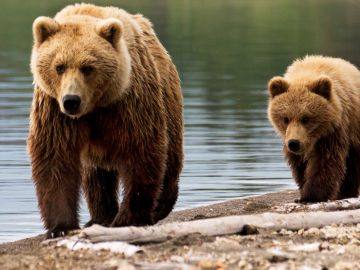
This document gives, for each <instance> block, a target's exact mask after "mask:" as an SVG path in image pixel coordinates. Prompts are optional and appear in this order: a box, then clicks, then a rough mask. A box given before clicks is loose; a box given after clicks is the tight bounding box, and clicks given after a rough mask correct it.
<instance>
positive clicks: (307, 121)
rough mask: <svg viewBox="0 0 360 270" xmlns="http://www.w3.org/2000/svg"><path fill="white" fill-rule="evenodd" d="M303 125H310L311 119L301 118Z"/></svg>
mask: <svg viewBox="0 0 360 270" xmlns="http://www.w3.org/2000/svg"><path fill="white" fill-rule="evenodd" d="M300 121H301V123H303V124H307V123H309V122H310V118H309V117H307V116H304V117H303V118H301V120H300Z"/></svg>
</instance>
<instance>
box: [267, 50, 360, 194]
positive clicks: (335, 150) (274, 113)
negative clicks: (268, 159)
mask: <svg viewBox="0 0 360 270" xmlns="http://www.w3.org/2000/svg"><path fill="white" fill-rule="evenodd" d="M268 89H269V95H270V99H269V106H268V115H269V119H270V121H271V123H272V125H273V126H274V128H275V129H276V131H277V132H278V133H279V135H280V136H281V137H282V139H283V142H284V153H285V156H286V158H287V160H288V162H289V164H290V166H291V167H292V169H293V175H294V177H295V180H296V181H297V183H298V184H299V187H300V191H301V200H303V201H319V200H327V199H335V198H338V197H342V196H343V197H344V196H345V197H346V196H350V195H356V194H358V188H359V187H358V182H359V181H360V179H358V177H360V176H358V174H357V169H356V168H353V166H352V164H351V166H350V165H349V164H350V163H351V162H353V161H354V160H355V159H356V160H357V159H358V157H357V156H358V154H359V150H360V72H359V70H358V69H357V68H356V67H355V66H354V65H352V64H350V63H349V62H347V61H344V60H342V59H339V58H331V57H323V56H307V57H305V58H303V59H299V60H296V61H295V62H294V63H293V64H292V65H290V66H289V67H288V69H287V71H286V73H285V74H284V76H283V77H274V78H273V79H271V80H270V81H269V84H268ZM294 140H295V141H298V142H299V143H300V144H299V149H298V150H296V151H295V152H294V151H292V150H291V149H290V148H289V146H290V145H289V144H290V143H291V141H294ZM350 153H351V154H350ZM347 164H348V165H347ZM349 167H352V168H349Z"/></svg>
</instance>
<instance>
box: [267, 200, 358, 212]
mask: <svg viewBox="0 0 360 270" xmlns="http://www.w3.org/2000/svg"><path fill="white" fill-rule="evenodd" d="M350 209H360V198H350V199H343V200H337V201H328V202H320V203H314V204H299V203H285V204H282V205H277V206H275V207H273V210H274V211H275V212H279V213H290V212H296V211H319V210H321V211H336V210H350Z"/></svg>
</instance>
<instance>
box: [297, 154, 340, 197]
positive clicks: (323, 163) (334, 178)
mask: <svg viewBox="0 0 360 270" xmlns="http://www.w3.org/2000/svg"><path fill="white" fill-rule="evenodd" d="M320 153H323V154H322V155H317V156H314V157H312V158H311V159H310V160H309V161H308V164H307V168H306V171H305V184H304V185H303V187H302V188H301V189H300V202H304V203H306V202H324V201H328V200H334V199H336V198H337V196H338V194H339V191H340V187H341V184H342V182H343V179H344V177H345V173H346V154H345V153H344V151H341V150H340V151H338V152H335V151H333V152H331V153H329V152H328V153H326V152H325V151H321V152H320Z"/></svg>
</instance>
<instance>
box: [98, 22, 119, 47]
mask: <svg viewBox="0 0 360 270" xmlns="http://www.w3.org/2000/svg"><path fill="white" fill-rule="evenodd" d="M96 32H97V33H98V34H99V36H101V37H102V38H104V39H106V40H107V41H108V42H110V44H111V45H112V46H113V47H114V48H115V49H116V48H117V47H118V44H119V41H120V38H121V35H122V32H123V25H122V23H121V22H120V21H119V20H117V19H113V18H111V19H106V20H101V21H100V22H98V23H97V25H96Z"/></svg>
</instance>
